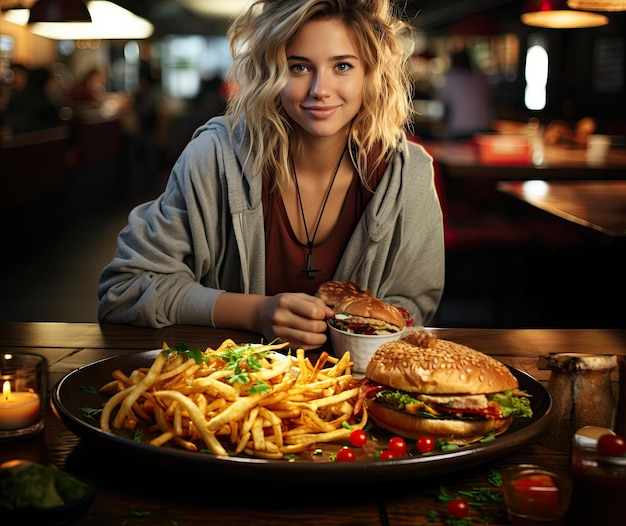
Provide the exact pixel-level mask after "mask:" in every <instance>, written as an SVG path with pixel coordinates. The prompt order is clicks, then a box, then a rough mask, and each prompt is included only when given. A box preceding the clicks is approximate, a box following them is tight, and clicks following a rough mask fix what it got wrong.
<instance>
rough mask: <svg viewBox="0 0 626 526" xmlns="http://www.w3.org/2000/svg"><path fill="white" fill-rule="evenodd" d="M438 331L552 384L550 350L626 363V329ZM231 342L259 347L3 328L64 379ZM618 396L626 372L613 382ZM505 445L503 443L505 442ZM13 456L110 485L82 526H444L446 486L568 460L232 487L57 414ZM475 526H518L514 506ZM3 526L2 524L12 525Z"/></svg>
mask: <svg viewBox="0 0 626 526" xmlns="http://www.w3.org/2000/svg"><path fill="white" fill-rule="evenodd" d="M429 330H432V331H433V332H434V333H436V335H437V336H438V337H440V338H443V339H448V340H452V341H456V342H458V343H462V344H465V345H468V346H471V347H473V348H475V349H477V350H480V351H482V352H485V353H486V354H489V355H492V356H494V357H495V358H497V359H499V360H501V361H502V362H504V363H506V364H509V365H511V366H513V367H516V368H518V369H520V370H522V371H525V372H527V373H528V374H530V375H531V376H533V377H534V378H536V379H537V380H539V381H540V382H541V383H543V384H544V385H545V384H546V383H547V380H548V378H549V373H550V372H549V371H548V370H546V369H544V368H542V366H541V363H542V357H545V356H547V355H549V354H550V353H561V352H585V353H593V354H615V355H622V356H623V355H626V330H601V329H510V330H509V329H438V328H430V329H429ZM227 338H231V339H233V340H235V341H238V342H256V341H259V337H258V336H256V335H254V334H250V333H245V332H238V331H230V330H220V329H209V328H205V327H192V326H172V327H167V328H163V329H146V328H138V327H129V326H121V325H102V326H100V325H98V324H90V323H45V322H36V323H21V322H16V323H0V349H1V350H2V352H10V351H11V350H14V351H15V350H19V351H32V352H38V353H41V354H44V355H46V356H48V358H49V361H50V364H51V370H52V375H53V377H54V378H60V377H61V376H63V375H64V374H67V372H69V371H71V370H73V369H74V368H76V367H80V366H81V365H85V364H88V363H91V362H93V361H95V360H98V359H100V358H103V357H107V356H114V355H120V354H126V353H134V352H140V351H145V350H150V349H155V348H160V347H161V345H162V343H163V342H168V343H169V344H170V345H172V344H176V343H181V342H184V343H187V344H188V345H190V346H203V347H206V346H212V347H215V346H217V345H218V344H219V343H221V342H222V341H223V340H225V339H227ZM612 379H613V382H614V383H615V388H616V390H617V385H618V380H619V378H618V376H617V373H615V374H614V375H613V376H612ZM496 440H497V439H496ZM9 458H27V459H30V460H34V461H38V462H43V463H49V462H50V463H53V464H54V465H56V466H58V467H59V468H61V469H66V470H67V471H70V472H75V473H84V474H88V476H89V477H90V478H92V479H93V480H94V481H95V482H96V483H97V485H98V494H97V496H96V499H95V501H94V503H93V505H92V506H91V508H90V509H89V510H88V512H87V513H86V514H85V515H83V516H82V517H81V518H80V519H79V520H78V521H77V522H76V523H75V524H76V525H78V526H112V525H124V526H135V525H136V526H140V525H141V526H152V525H155V526H156V525H163V526H168V525H169V526H192V525H194V526H197V525H200V524H203V525H204V524H211V525H221V524H224V525H242V526H244V525H245V526H249V525H250V524H264V525H274V524H275V525H286V524H289V525H295V524H297V525H320V524H324V525H328V526H333V525H337V526H339V525H342V526H348V525H360V526H368V525H380V526H404V525H406V526H409V525H411V526H426V525H429V526H433V525H435V526H436V525H443V524H445V523H444V519H445V514H444V505H443V504H442V503H441V502H439V500H438V499H437V496H438V495H439V494H440V492H441V490H442V487H443V488H445V490H446V491H447V492H449V493H450V494H451V495H456V494H457V492H459V491H467V490H473V489H477V488H478V489H480V488H483V489H488V490H489V491H491V492H494V493H496V494H497V493H498V492H499V489H498V488H496V487H493V486H491V485H490V484H489V482H488V478H489V475H490V474H491V473H492V472H493V471H494V470H495V471H496V472H501V471H502V470H503V469H506V468H507V467H509V466H512V465H517V464H521V463H535V464H540V465H542V466H545V467H549V468H552V469H557V470H563V471H566V470H567V469H568V455H567V454H566V453H564V452H561V451H556V450H552V449H548V448H546V447H543V446H541V445H540V444H539V443H537V442H535V441H532V442H530V443H528V444H526V445H524V446H522V447H521V448H519V449H518V450H516V451H514V452H513V453H510V454H508V455H506V456H504V457H502V458H499V459H497V460H494V461H491V462H487V463H485V464H484V465H480V466H477V467H474V468H471V469H467V470H464V471H460V472H455V473H452V474H448V475H441V476H433V477H429V478H427V479H421V478H418V479H416V480H404V481H402V482H398V483H384V484H381V483H379V482H378V481H377V480H375V479H372V480H367V481H364V484H359V485H358V487H350V486H349V485H348V486H346V485H343V486H339V485H338V484H336V483H334V481H333V480H328V481H327V483H324V484H319V486H315V487H310V485H304V484H303V483H302V481H298V480H293V482H290V483H289V484H264V483H259V481H258V480H257V481H254V480H246V479H240V480H225V479H219V478H217V477H215V476H214V475H213V474H212V473H210V472H207V473H206V476H197V475H196V476H193V477H191V476H188V475H185V474H184V473H179V472H176V471H165V470H164V469H163V468H162V467H160V466H158V465H149V464H147V463H145V462H133V460H132V459H121V458H119V456H118V453H117V452H116V451H113V450H108V449H105V448H103V447H102V446H99V445H95V444H91V443H89V442H88V441H85V440H81V439H80V438H79V437H77V436H76V435H75V434H74V433H72V432H71V431H70V430H69V429H68V428H67V427H66V426H65V425H64V424H63V423H62V422H61V421H60V419H59V418H57V417H56V416H55V415H54V413H53V411H52V410H50V411H49V412H48V414H47V417H46V428H45V432H44V433H43V434H41V435H39V436H38V437H35V438H33V439H30V440H27V441H23V442H18V443H14V444H3V445H2V447H0V462H1V461H4V460H7V459H9ZM470 519H471V520H472V522H471V523H472V524H493V525H506V524H509V521H508V519H507V517H506V515H505V514H504V509H503V507H502V506H501V505H500V506H496V507H495V508H494V509H493V513H491V514H489V516H488V517H487V518H486V519H485V521H484V522H479V515H478V512H476V511H475V510H473V511H472V512H471V513H470ZM0 522H1V521H0Z"/></svg>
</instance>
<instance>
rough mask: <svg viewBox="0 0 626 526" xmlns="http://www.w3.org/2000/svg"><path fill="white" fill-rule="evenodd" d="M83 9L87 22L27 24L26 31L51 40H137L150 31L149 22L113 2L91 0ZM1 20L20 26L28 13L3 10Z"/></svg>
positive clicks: (25, 22) (151, 26) (24, 21)
mask: <svg viewBox="0 0 626 526" xmlns="http://www.w3.org/2000/svg"><path fill="white" fill-rule="evenodd" d="M40 1H41V0H40ZM87 7H88V8H89V12H90V13H91V20H92V21H91V22H62V23H59V22H40V23H36V24H30V25H29V26H28V29H29V31H30V32H31V33H33V34H34V35H38V36H41V37H46V38H51V39H53V40H115V39H120V40H140V39H144V38H148V37H149V36H151V35H152V33H153V32H154V26H153V25H152V24H151V23H150V22H148V21H147V20H145V19H143V18H140V17H138V16H137V15H135V14H133V13H131V12H130V11H127V10H126V9H124V8H123V7H120V6H118V5H117V4H114V3H113V2H106V1H103V0H93V1H91V2H88V4H87ZM4 20H6V21H7V22H11V23H13V24H17V25H20V26H24V25H26V24H27V22H28V10H26V9H11V10H9V11H6V12H5V13H4Z"/></svg>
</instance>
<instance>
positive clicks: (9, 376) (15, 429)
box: [0, 352, 48, 442]
mask: <svg viewBox="0 0 626 526" xmlns="http://www.w3.org/2000/svg"><path fill="white" fill-rule="evenodd" d="M47 385H48V362H47V360H46V358H45V357H43V356H40V355H38V354H31V353H11V352H5V353H1V354H0V442H7V441H9V442H10V441H14V440H21V439H24V438H29V437H31V436H33V435H35V434H37V433H39V432H41V431H42V430H43V428H44V416H45V410H44V409H45V404H44V400H45V399H46V393H47Z"/></svg>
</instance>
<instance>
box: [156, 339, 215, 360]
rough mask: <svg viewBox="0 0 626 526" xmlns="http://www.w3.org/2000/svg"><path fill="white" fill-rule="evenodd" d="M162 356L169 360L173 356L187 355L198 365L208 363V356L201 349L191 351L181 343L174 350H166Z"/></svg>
mask: <svg viewBox="0 0 626 526" xmlns="http://www.w3.org/2000/svg"><path fill="white" fill-rule="evenodd" d="M162 354H163V355H164V356H165V357H166V358H169V357H170V356H171V355H172V354H176V355H177V356H180V355H181V354H182V355H185V356H186V357H187V358H189V359H192V360H194V361H195V362H196V363H197V364H198V365H200V364H201V363H204V362H206V361H208V358H207V356H206V355H205V354H204V352H202V351H201V350H200V349H190V348H189V346H188V345H187V344H186V343H179V344H178V345H176V347H175V348H174V349H165V350H164V351H162Z"/></svg>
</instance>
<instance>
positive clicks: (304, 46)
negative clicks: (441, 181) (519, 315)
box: [98, 0, 444, 349]
mask: <svg viewBox="0 0 626 526" xmlns="http://www.w3.org/2000/svg"><path fill="white" fill-rule="evenodd" d="M392 9H393V8H392V5H391V4H390V2H389V1H388V0H282V1H280V0H274V1H271V0H257V1H256V2H255V3H254V4H253V5H252V6H251V8H250V9H249V10H248V11H247V12H245V13H244V14H243V15H241V16H240V17H239V18H238V19H236V20H235V21H234V22H233V24H232V25H231V27H230V30H229V36H230V37H231V42H232V44H231V51H232V53H233V63H232V66H231V69H230V73H229V81H230V82H231V83H234V84H235V85H236V86H237V89H236V90H234V92H233V94H232V97H231V99H230V100H229V105H228V109H227V112H226V115H225V116H224V117H216V118H213V119H211V120H209V121H208V122H207V123H206V124H205V125H204V126H202V127H201V128H199V129H198V130H197V131H196V132H195V134H194V136H193V138H192V140H191V141H190V143H189V144H188V146H187V147H186V148H185V150H184V152H183V153H182V155H181V156H180V158H179V159H178V161H177V162H176V164H175V166H174V168H173V170H172V173H171V175H170V179H169V181H168V184H167V187H166V189H165V191H164V193H163V194H162V195H161V196H160V197H159V198H158V199H156V200H155V201H152V202H149V203H145V204H142V205H140V206H138V207H137V208H135V209H134V210H133V211H132V212H131V214H130V216H129V223H128V225H127V226H126V227H125V228H124V229H123V230H122V232H121V233H120V236H119V238H118V250H117V254H116V256H115V258H114V259H113V261H112V262H111V263H110V264H109V265H108V266H107V267H106V268H105V269H104V270H103V272H102V274H101V277H100V283H99V287H98V295H99V298H100V308H99V319H100V320H101V322H110V323H131V324H137V325H144V326H151V327H161V326H165V325H169V324H199V325H208V326H215V327H227V328H236V329H245V330H249V331H253V332H256V333H259V334H262V335H263V336H264V337H265V338H266V339H267V340H272V339H274V338H280V339H281V340H282V341H289V342H290V343H291V346H292V347H293V348H296V347H302V348H304V349H313V348H317V347H320V346H321V345H323V344H324V342H325V341H326V320H327V319H328V318H330V317H332V316H333V312H332V310H330V309H329V308H328V307H327V306H325V305H324V303H323V302H322V301H321V300H320V299H319V298H317V297H315V291H316V289H317V287H318V286H319V285H320V284H321V283H322V282H324V281H326V280H329V279H345V280H350V281H354V282H357V283H360V284H361V285H362V286H363V287H366V288H368V289H369V290H371V291H372V293H373V294H374V295H375V296H377V297H379V298H381V299H384V300H386V301H389V302H392V303H395V304H399V305H401V306H403V307H404V308H405V309H407V310H408V311H409V312H410V314H411V316H412V317H413V318H414V319H415V321H416V324H418V325H421V324H426V323H428V321H429V320H430V319H432V317H433V315H434V314H435V312H436V310H437V307H438V304H439V301H440V298H441V294H442V290H443V283H444V249H443V229H442V217H441V210H440V207H439V201H438V198H437V195H436V192H435V189H434V183H433V171H432V159H431V158H430V157H429V156H428V155H427V154H426V153H425V151H424V150H423V149H422V148H421V147H420V146H417V145H416V144H413V143H409V142H407V139H406V135H405V133H404V126H405V125H407V123H408V122H410V118H411V107H412V106H411V91H410V86H411V78H410V66H409V59H410V56H411V53H412V38H411V27H410V25H408V24H406V23H405V22H403V21H402V20H401V19H400V18H398V17H396V16H394V13H393V12H392Z"/></svg>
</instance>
